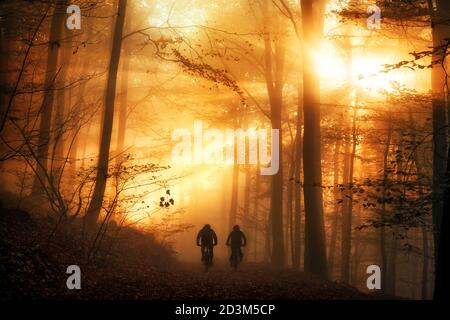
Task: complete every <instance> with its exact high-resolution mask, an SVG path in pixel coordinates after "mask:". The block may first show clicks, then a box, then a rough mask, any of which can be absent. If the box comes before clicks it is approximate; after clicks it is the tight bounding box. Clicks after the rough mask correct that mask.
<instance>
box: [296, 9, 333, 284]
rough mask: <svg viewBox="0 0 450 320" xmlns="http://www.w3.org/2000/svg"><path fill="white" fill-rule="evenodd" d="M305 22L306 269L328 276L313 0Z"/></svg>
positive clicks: (304, 150)
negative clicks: (314, 56)
mask: <svg viewBox="0 0 450 320" xmlns="http://www.w3.org/2000/svg"><path fill="white" fill-rule="evenodd" d="M300 2H301V11H302V21H303V22H302V23H303V41H304V44H303V46H302V51H303V114H304V133H303V166H304V188H303V190H304V202H305V260H304V264H305V271H307V272H311V273H314V274H316V275H318V276H320V277H322V278H327V271H328V270H327V258H326V244H325V227H324V218H323V196H322V166H321V155H320V145H321V141H320V104H319V102H320V99H319V92H318V88H319V81H318V78H317V76H316V74H315V72H316V69H315V65H314V59H313V54H314V52H315V50H314V48H316V45H315V37H316V34H315V33H314V27H313V26H314V18H313V6H312V2H313V1H312V0H301V1H300Z"/></svg>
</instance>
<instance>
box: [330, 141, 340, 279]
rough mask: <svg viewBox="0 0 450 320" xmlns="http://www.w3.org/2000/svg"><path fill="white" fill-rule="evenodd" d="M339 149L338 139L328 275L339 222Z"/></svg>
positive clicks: (334, 252) (334, 163) (335, 157)
mask: <svg viewBox="0 0 450 320" xmlns="http://www.w3.org/2000/svg"><path fill="white" fill-rule="evenodd" d="M340 149H341V139H340V138H339V137H338V138H337V139H336V142H335V145H334V156H333V196H334V205H333V222H332V225H331V236H330V246H329V251H328V268H329V269H328V274H329V275H330V276H332V275H333V269H334V257H335V254H336V241H337V228H338V222H339V207H340V204H339V198H340V197H341V192H340V189H339V158H340V157H339V153H340Z"/></svg>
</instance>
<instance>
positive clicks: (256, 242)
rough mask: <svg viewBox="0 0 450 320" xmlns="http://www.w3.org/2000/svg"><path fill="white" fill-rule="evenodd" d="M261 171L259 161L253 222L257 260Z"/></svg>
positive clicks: (256, 257) (254, 254)
mask: <svg viewBox="0 0 450 320" xmlns="http://www.w3.org/2000/svg"><path fill="white" fill-rule="evenodd" d="M260 183H261V182H260V171H259V163H258V165H257V166H256V177H255V198H254V203H253V218H254V223H253V250H254V253H253V260H254V261H255V262H256V261H258V240H259V237H258V233H259V232H260V230H259V226H260V224H259V213H258V210H259V190H260Z"/></svg>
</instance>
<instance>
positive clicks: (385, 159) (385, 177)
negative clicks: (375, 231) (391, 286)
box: [380, 115, 392, 292]
mask: <svg viewBox="0 0 450 320" xmlns="http://www.w3.org/2000/svg"><path fill="white" fill-rule="evenodd" d="M388 121H389V123H388V132H387V139H386V147H385V150H384V155H383V186H382V191H381V200H382V203H381V221H382V225H381V227H380V254H381V290H382V291H383V292H386V289H387V270H388V254H387V246H386V232H385V228H384V225H383V222H384V218H385V216H386V201H385V198H386V187H385V186H386V185H387V182H388V157H389V149H390V146H391V138H392V119H391V116H390V115H389V120H388Z"/></svg>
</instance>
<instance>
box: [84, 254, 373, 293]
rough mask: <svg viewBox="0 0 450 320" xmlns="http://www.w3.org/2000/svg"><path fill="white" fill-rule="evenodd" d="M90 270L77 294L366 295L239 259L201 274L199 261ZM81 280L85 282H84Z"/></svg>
mask: <svg viewBox="0 0 450 320" xmlns="http://www.w3.org/2000/svg"><path fill="white" fill-rule="evenodd" d="M104 271H105V272H101V271H100V270H97V271H96V272H95V273H93V274H91V276H92V279H95V285H90V280H89V279H88V280H87V283H88V284H87V285H85V286H84V288H83V292H82V293H80V295H79V298H88V297H90V298H92V297H95V298H100V299H113V298H114V299H117V298H119V299H135V298H139V299H300V300H303V299H371V298H373V297H371V296H369V295H366V294H364V293H361V292H360V291H358V290H356V289H355V288H353V287H350V286H342V285H340V284H337V283H334V282H330V281H323V280H319V279H314V277H312V278H311V275H308V276H306V275H305V274H304V273H302V272H299V271H294V270H288V269H281V270H279V269H274V268H271V267H270V266H268V265H264V264H245V263H243V264H242V265H241V266H240V268H239V270H238V271H234V270H232V269H231V268H230V267H228V266H226V265H215V266H213V267H212V268H211V269H210V270H209V271H208V272H205V271H204V269H203V268H202V265H201V264H200V262H199V264H198V265H197V264H192V263H182V264H180V266H178V267H177V268H171V269H170V270H166V271H161V270H156V269H153V268H150V267H145V266H129V267H128V268H126V270H121V271H118V270H117V271H116V272H113V273H112V272H110V270H107V269H105V270H104ZM85 282H86V281H85Z"/></svg>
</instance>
